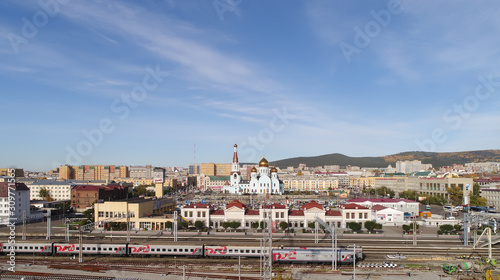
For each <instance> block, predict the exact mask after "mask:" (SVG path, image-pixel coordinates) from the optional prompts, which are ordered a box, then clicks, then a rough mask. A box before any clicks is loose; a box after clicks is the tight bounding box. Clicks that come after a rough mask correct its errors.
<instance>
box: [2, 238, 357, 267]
mask: <svg viewBox="0 0 500 280" xmlns="http://www.w3.org/2000/svg"><path fill="white" fill-rule="evenodd" d="M12 250H14V251H15V253H16V254H22V253H29V254H46V255H53V256H56V255H57V256H61V255H76V254H78V253H79V250H80V248H79V244H74V243H56V242H52V243H16V244H8V243H0V254H5V253H8V252H10V251H12ZM263 251H264V252H263ZM266 251H267V250H264V249H263V248H261V247H252V246H214V245H159V244H151V245H150V244H131V243H123V244H96V243H94V244H83V245H82V253H83V254H85V255H114V256H130V257H137V256H191V257H204V258H238V257H245V258H259V257H260V256H262V255H263V253H265V252H266ZM272 256H273V262H277V263H331V262H332V261H333V254H332V248H306V247H289V248H283V247H280V248H273V249H272ZM364 258H365V255H364V254H363V250H362V248H361V247H358V246H356V247H355V248H354V247H347V248H345V247H341V248H338V249H337V258H336V259H337V263H339V264H351V263H353V261H355V260H356V261H360V260H363V259H364Z"/></svg>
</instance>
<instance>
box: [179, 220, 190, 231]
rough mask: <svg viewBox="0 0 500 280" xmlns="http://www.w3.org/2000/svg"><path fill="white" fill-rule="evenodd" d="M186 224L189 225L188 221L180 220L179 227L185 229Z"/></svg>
mask: <svg viewBox="0 0 500 280" xmlns="http://www.w3.org/2000/svg"><path fill="white" fill-rule="evenodd" d="M188 226H189V223H188V222H186V221H182V222H181V223H180V227H181V228H183V229H187V228H188Z"/></svg>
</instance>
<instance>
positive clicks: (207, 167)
mask: <svg viewBox="0 0 500 280" xmlns="http://www.w3.org/2000/svg"><path fill="white" fill-rule="evenodd" d="M200 173H201V174H203V175H205V176H229V174H231V164H230V163H213V162H210V163H202V164H201V166H200Z"/></svg>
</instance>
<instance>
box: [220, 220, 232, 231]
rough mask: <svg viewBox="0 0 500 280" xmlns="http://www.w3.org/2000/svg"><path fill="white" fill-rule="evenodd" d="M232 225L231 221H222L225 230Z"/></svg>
mask: <svg viewBox="0 0 500 280" xmlns="http://www.w3.org/2000/svg"><path fill="white" fill-rule="evenodd" d="M230 226H231V223H230V222H222V227H223V228H224V230H227V228H228V227H230Z"/></svg>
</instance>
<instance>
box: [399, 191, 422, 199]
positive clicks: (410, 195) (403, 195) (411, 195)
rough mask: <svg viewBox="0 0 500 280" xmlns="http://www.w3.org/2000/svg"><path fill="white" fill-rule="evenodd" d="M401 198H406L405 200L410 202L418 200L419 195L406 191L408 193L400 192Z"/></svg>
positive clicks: (415, 192)
mask: <svg viewBox="0 0 500 280" xmlns="http://www.w3.org/2000/svg"><path fill="white" fill-rule="evenodd" d="M399 197H400V198H405V199H410V200H416V199H417V197H418V194H417V191H412V190H406V191H403V192H400V193H399Z"/></svg>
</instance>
